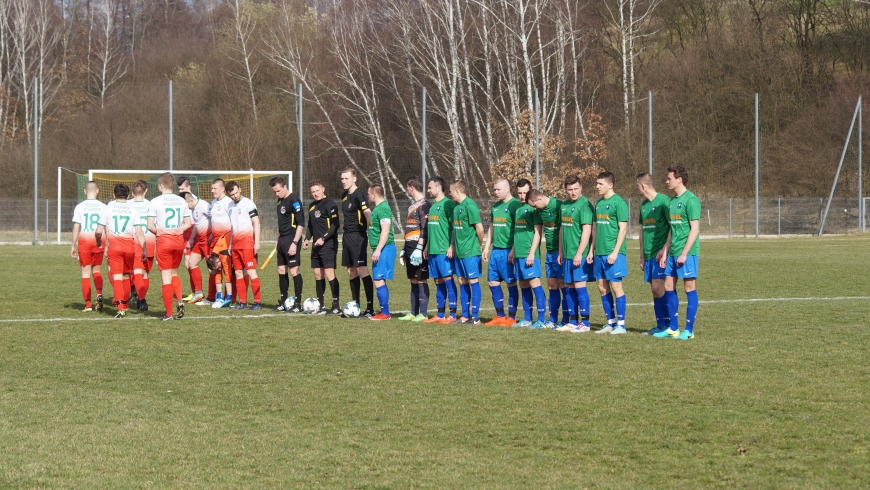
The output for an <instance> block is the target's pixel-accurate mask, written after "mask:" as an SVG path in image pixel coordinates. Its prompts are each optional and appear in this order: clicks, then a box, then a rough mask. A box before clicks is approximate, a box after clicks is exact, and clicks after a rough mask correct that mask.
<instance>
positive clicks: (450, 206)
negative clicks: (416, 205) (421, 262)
mask: <svg viewBox="0 0 870 490" xmlns="http://www.w3.org/2000/svg"><path fill="white" fill-rule="evenodd" d="M454 208H456V203H455V202H453V201H452V200H450V199H449V198H446V197H445V198H443V199H441V200H440V201H436V202H434V203H432V206H430V207H429V220H428V222H427V224H426V230H427V231H428V232H429V241H428V242H427V245H428V247H429V255H444V254H446V253H447V249H448V248H449V247H450V243H451V240H452V239H453V210H454Z"/></svg>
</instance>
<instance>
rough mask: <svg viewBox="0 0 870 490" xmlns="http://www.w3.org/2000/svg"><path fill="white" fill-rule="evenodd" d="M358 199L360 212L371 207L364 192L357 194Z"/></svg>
mask: <svg viewBox="0 0 870 490" xmlns="http://www.w3.org/2000/svg"><path fill="white" fill-rule="evenodd" d="M356 199H357V205H358V206H359V210H360V212H361V213H363V212H365V211H366V210H367V209H368V208H369V206H368V204H366V198H365V197H364V195H363V194H362V193H359V194H358V195H357V197H356Z"/></svg>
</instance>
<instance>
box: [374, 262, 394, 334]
mask: <svg viewBox="0 0 870 490" xmlns="http://www.w3.org/2000/svg"><path fill="white" fill-rule="evenodd" d="M376 267H377V264H375V268H376ZM372 284H373V286H374V287H375V291H377V294H378V304H379V305H380V307H381V311H380V312H379V313H378V314H377V315H373V316H371V317H369V320H389V319H390V318H391V317H390V290H389V288H387V281H385V280H378V279H375V280H373V281H372Z"/></svg>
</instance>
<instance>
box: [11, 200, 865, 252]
mask: <svg viewBox="0 0 870 490" xmlns="http://www.w3.org/2000/svg"><path fill="white" fill-rule="evenodd" d="M867 200H868V198H865V199H864V201H865V209H866V206H867ZM627 201H628V205H629V210H630V219H629V235H630V236H637V233H638V231H639V230H640V229H639V228H638V225H637V220H638V212H639V209H640V203H641V198H638V197H631V198H627ZM476 202H477V203H478V205H479V206H480V208H481V218H482V220H483V224H484V226H485V227H487V226H489V209H490V205H491V202H486V201H482V200H476ZM273 203H274V201H273V200H271V199H263V200H262V202H259V203H257V205H258V206H259V207H260V219H261V227H262V241H263V242H264V243H268V242H269V241H272V240H274V239H275V237H276V235H277V218H276V216H275V211H274V206H273ZM826 203H827V201H826V200H825V199H824V198H821V197H815V198H812V197H798V198H762V199H760V202H759V213H758V229H759V235H761V236H787V235H816V234H818V232H819V226H820V224H821V217H822V214H823V213H824V210H825V205H826ZM389 204H390V208H391V209H393V212H394V213H397V220H396V222H397V223H402V222H403V220H404V213H405V210H407V209H408V206H409V205H410V201H409V200H407V199H396V200H390V201H389ZM0 206H2V208H3V210H4V212H3V213H2V214H0V243H32V242H33V239H34V233H33V200H32V199H0ZM75 206H76V200H75V199H63V200H62V201H61V213H60V214H61V223H60V235H58V232H57V229H58V228H57V199H44V200H40V201H39V206H38V209H37V210H36V212H37V217H38V222H39V230H37V238H36V239H37V242H38V243H40V244H43V243H58V242H61V243H69V241H70V239H71V233H72V213H73V210H74V209H75ZM858 211H859V208H858V199H857V198H854V197H852V198H846V197H842V198H834V199H833V201H831V207H830V211H829V213H828V218H827V221H826V222H825V229H824V232H825V234H849V233H858V232H859V231H860V223H859V221H858V219H859V218H858V216H859V214H858ZM755 219H756V217H755V199H753V198H707V199H701V236H702V237H703V236H707V237H723V238H725V237H728V238H730V237H754V236H755ZM394 231H395V232H396V233H401V232H402V229H401V227H398V226H397V227H396V228H395V230H394Z"/></svg>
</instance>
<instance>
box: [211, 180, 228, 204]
mask: <svg viewBox="0 0 870 490" xmlns="http://www.w3.org/2000/svg"><path fill="white" fill-rule="evenodd" d="M226 192H227V188H226V185H225V184H224V179H214V180H213V181H211V197H213V198H215V199H221V198H222V197H224V194H226Z"/></svg>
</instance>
